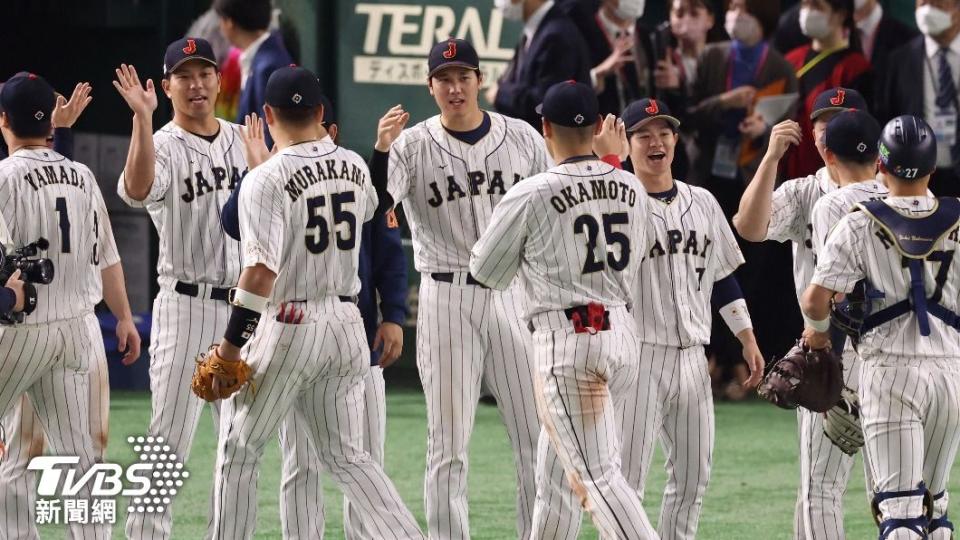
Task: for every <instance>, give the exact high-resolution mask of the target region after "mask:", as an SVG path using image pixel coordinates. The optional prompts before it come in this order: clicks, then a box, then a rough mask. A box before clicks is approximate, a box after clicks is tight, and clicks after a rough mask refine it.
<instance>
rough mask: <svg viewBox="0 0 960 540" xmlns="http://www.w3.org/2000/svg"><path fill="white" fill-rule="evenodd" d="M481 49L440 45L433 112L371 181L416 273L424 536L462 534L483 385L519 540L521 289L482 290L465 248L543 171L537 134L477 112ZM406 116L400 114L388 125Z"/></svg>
mask: <svg viewBox="0 0 960 540" xmlns="http://www.w3.org/2000/svg"><path fill="white" fill-rule="evenodd" d="M482 82H483V79H482V75H481V73H480V70H479V60H478V57H477V52H476V50H474V48H473V46H472V45H471V44H470V43H468V42H467V41H464V40H462V39H449V40H446V41H443V42H440V43H438V44H436V45H435V46H434V47H433V49H432V50H431V51H430V56H429V59H428V81H427V84H428V87H429V89H430V94H431V95H432V96H433V97H434V100H435V101H436V103H437V106H438V107H439V109H440V114H439V115H437V116H434V117H432V118H429V119H428V120H425V121H423V122H421V123H419V124H417V125H416V126H414V127H412V128H410V129H407V130H405V131H404V132H403V133H401V134H400V136H399V137H398V138H397V140H396V141H395V142H394V143H393V145H392V147H390V148H386V147H380V148H377V150H379V151H387V150H389V152H390V158H389V179H386V178H378V177H377V176H376V175H375V176H374V185H375V186H376V187H377V194H378V196H379V197H380V198H381V203H380V208H381V209H384V208H392V207H393V206H394V204H396V203H400V202H403V203H404V211H405V214H406V217H407V219H408V221H409V223H410V230H411V233H412V235H413V245H414V248H413V251H414V262H415V265H416V268H417V270H418V271H419V272H420V273H421V277H422V279H421V281H420V296H419V298H420V300H419V309H418V320H417V367H418V368H419V371H420V382H421V383H422V384H423V389H424V394H425V397H426V402H427V424H428V426H427V459H426V461H427V470H426V478H425V479H424V499H425V506H426V513H427V524H428V527H429V531H430V536H431V537H436V538H469V537H470V527H469V523H468V517H467V514H468V511H467V447H468V444H469V442H470V434H471V432H472V431H473V420H474V414H475V412H476V407H477V401H478V399H479V391H480V381H481V379H482V380H484V381H485V382H486V383H487V386H488V387H489V388H490V391H491V392H492V393H493V395H494V396H495V397H496V400H497V406H498V407H499V408H500V412H501V416H502V417H503V420H504V423H505V424H506V427H507V434H508V436H509V437H510V442H511V445H512V447H513V452H514V458H515V465H516V467H517V535H518V537H520V538H527V537H529V535H530V516H531V512H532V510H533V503H534V498H535V493H536V488H535V479H534V472H535V456H536V441H537V433H539V431H540V423H539V421H538V419H537V410H536V404H535V402H534V399H533V394H532V392H533V380H532V369H533V368H532V365H531V360H530V354H529V352H530V346H531V345H530V333H529V331H527V329H526V328H524V326H523V323H522V322H521V320H520V318H521V317H520V313H521V311H522V307H523V291H522V290H520V289H519V288H518V287H511V288H508V289H507V290H504V291H499V290H491V289H488V288H487V287H485V286H483V285H482V284H481V283H479V282H478V281H477V279H476V278H475V277H474V276H473V275H471V274H470V273H469V268H468V266H469V262H470V248H471V247H472V246H473V244H474V243H475V242H476V241H477V239H478V238H480V234H481V233H482V232H483V231H484V230H485V229H486V227H487V224H489V223H490V216H491V214H492V213H493V211H494V208H495V207H496V205H497V203H498V202H499V201H500V199H501V198H502V197H503V196H504V195H505V194H506V193H507V192H508V190H509V189H513V188H514V187H516V185H517V184H518V183H519V182H520V181H521V180H522V179H524V178H526V177H528V176H531V175H533V174H535V173H538V172H541V171H544V170H546V169H547V167H548V163H549V158H548V156H547V152H546V149H545V147H544V142H543V138H542V137H541V136H540V134H539V133H537V132H536V130H534V129H533V128H532V127H531V126H530V125H529V124H527V123H525V122H523V121H520V120H516V119H513V118H508V117H505V116H502V115H499V114H496V113H493V112H488V111H484V110H481V109H480V106H479V103H478V94H479V91H480V85H481V84H482ZM408 118H409V114H408V113H405V112H404V111H403V110H402V109H401V108H400V107H399V106H397V107H395V108H394V109H392V110H391V111H390V112H388V115H387V119H386V120H387V121H388V122H400V123H401V126H402V125H403V124H404V123H405V122H406V120H407V119H408Z"/></svg>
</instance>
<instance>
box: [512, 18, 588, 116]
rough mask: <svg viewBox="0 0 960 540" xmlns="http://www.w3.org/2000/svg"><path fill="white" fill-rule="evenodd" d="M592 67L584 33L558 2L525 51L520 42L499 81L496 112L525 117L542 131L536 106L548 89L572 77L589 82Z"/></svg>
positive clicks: (541, 22)
mask: <svg viewBox="0 0 960 540" xmlns="http://www.w3.org/2000/svg"><path fill="white" fill-rule="evenodd" d="M521 43H522V41H521ZM518 58H521V60H520V61H518ZM592 67H593V65H592V64H591V62H590V52H589V49H588V48H587V43H586V41H584V39H583V35H582V34H581V33H580V30H579V29H578V28H577V26H576V25H575V24H574V23H573V20H571V19H570V17H569V16H568V15H567V14H566V13H565V12H564V10H563V9H561V7H559V6H556V5H555V6H553V7H552V8H550V10H549V11H547V13H546V15H545V16H544V17H543V20H541V21H540V26H538V27H537V30H536V32H535V33H534V34H533V39H532V40H531V41H530V44H529V47H527V49H526V51H523V52H521V51H520V46H519V45H517V49H516V51H515V52H514V58H513V60H511V61H510V65H509V66H508V67H507V71H506V73H504V75H503V77H501V78H500V81H499V83H498V84H499V88H498V90H497V99H496V100H495V101H494V106H495V107H496V109H497V112H500V113H503V114H505V115H507V116H513V117H514V118H520V119H521V120H526V121H527V122H528V123H530V125H532V126H533V127H535V128H536V129H537V131H540V129H541V121H540V115H539V114H537V112H536V110H535V109H536V107H537V105H539V104H540V103H541V102H542V101H543V95H544V94H546V93H547V89H548V88H550V87H551V86H552V85H554V84H556V83H558V82H563V81H568V80H571V79H573V80H575V81H578V82H582V83H585V84H587V85H589V84H590V68H592Z"/></svg>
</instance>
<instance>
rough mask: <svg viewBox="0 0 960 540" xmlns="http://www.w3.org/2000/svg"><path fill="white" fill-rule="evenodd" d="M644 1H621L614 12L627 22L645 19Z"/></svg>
mask: <svg viewBox="0 0 960 540" xmlns="http://www.w3.org/2000/svg"><path fill="white" fill-rule="evenodd" d="M643 8H644V0H620V2H618V3H617V7H616V8H615V9H614V10H613V12H614V13H615V14H616V15H617V17H618V18H620V19H623V20H625V21H635V20H637V19H639V18H640V17H643Z"/></svg>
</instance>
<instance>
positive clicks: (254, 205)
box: [240, 141, 377, 302]
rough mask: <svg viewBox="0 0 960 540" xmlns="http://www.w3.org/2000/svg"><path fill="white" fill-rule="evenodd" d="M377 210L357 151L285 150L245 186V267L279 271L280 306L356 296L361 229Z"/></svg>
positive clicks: (307, 146)
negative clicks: (281, 302) (263, 267)
mask: <svg viewBox="0 0 960 540" xmlns="http://www.w3.org/2000/svg"><path fill="white" fill-rule="evenodd" d="M376 208H377V193H376V191H375V190H374V188H373V184H372V183H371V181H370V172H369V170H368V169H367V164H366V163H364V161H363V159H362V158H361V157H360V156H359V155H357V154H356V153H355V152H353V151H350V150H347V149H346V148H342V147H340V146H337V145H335V144H333V143H330V142H319V141H309V142H305V143H301V144H297V145H294V146H290V147H288V148H285V149H284V150H283V151H281V152H279V153H278V154H277V155H275V156H273V157H272V158H270V159H269V160H267V161H266V162H265V163H263V164H262V165H260V166H259V167H257V168H255V169H254V170H253V171H251V172H250V175H249V178H247V179H246V180H244V182H243V184H242V185H241V187H240V238H242V239H243V265H244V267H245V268H246V267H251V266H256V265H257V264H263V265H265V266H266V267H267V268H269V269H270V270H271V271H273V272H276V273H277V280H276V283H275V284H274V287H273V293H272V295H271V298H272V299H274V300H275V301H276V302H280V301H291V300H320V299H323V298H324V297H326V296H352V295H355V294H357V293H359V292H360V278H359V277H357V267H358V265H359V259H360V249H359V248H360V230H361V227H362V226H363V224H364V222H366V221H368V220H370V218H372V217H373V212H374V210H376ZM301 224H302V225H301ZM316 255H323V256H321V257H317V256H316Z"/></svg>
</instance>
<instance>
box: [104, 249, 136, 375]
mask: <svg viewBox="0 0 960 540" xmlns="http://www.w3.org/2000/svg"><path fill="white" fill-rule="evenodd" d="M100 276H101V278H102V279H103V301H104V302H106V303H107V307H108V308H110V313H113V316H114V317H116V318H117V330H116V332H117V350H118V351H120V352H122V353H124V354H123V359H122V360H121V361H122V362H123V365H125V366H129V365H130V364H132V363H134V362H136V361H137V359H138V358H140V333H139V332H137V327H136V325H134V324H133V312H132V311H131V310H130V300H129V299H128V298H127V286H126V283H125V281H124V279H123V266H122V265H121V264H120V263H116V264H113V265H110V266H108V267H106V268H104V269H103V270H101V271H100Z"/></svg>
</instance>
